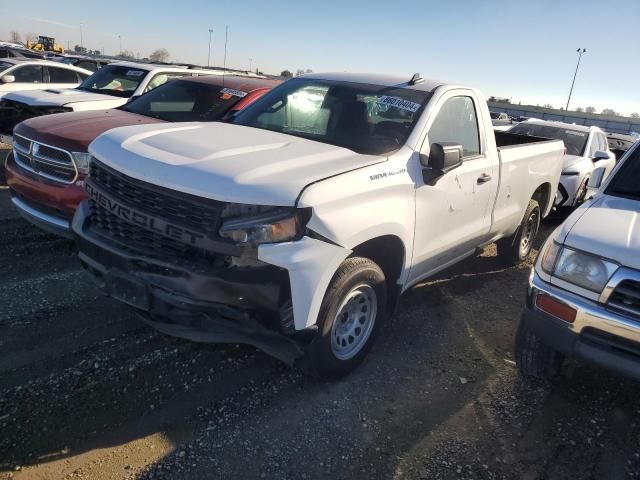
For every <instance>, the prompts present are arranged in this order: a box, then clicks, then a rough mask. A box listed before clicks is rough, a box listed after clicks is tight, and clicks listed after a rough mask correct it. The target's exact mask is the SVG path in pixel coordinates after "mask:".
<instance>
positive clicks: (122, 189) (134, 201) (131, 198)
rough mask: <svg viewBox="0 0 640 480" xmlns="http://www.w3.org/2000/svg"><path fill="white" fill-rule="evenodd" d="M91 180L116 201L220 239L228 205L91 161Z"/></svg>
mask: <svg viewBox="0 0 640 480" xmlns="http://www.w3.org/2000/svg"><path fill="white" fill-rule="evenodd" d="M89 175H90V177H91V179H92V181H93V182H94V183H95V184H96V185H98V186H100V187H102V188H104V189H105V190H106V191H107V192H108V193H109V194H110V195H112V196H114V197H115V198H116V199H120V200H122V201H123V202H124V203H126V204H127V205H129V206H130V207H132V208H135V209H137V210H141V211H143V212H145V213H148V214H150V215H155V216H158V217H161V218H163V219H165V220H167V221H169V222H171V223H173V224H175V225H179V226H182V227H188V228H191V229H193V230H196V231H198V232H203V233H208V234H210V235H212V236H217V232H218V230H219V228H220V224H221V221H222V220H221V216H222V210H223V209H224V207H225V205H226V204H225V203H224V202H217V201H215V200H209V199H205V198H200V197H196V196H194V195H188V194H184V193H180V192H176V191H174V190H169V189H166V188H162V187H157V186H155V185H150V184H148V183H145V182H141V181H139V180H136V179H133V178H131V177H128V176H126V175H123V174H121V173H118V172H115V171H113V170H111V169H110V168H109V167H107V166H105V165H103V164H101V163H99V162H97V161H96V160H95V159H92V161H91V167H90V174H89Z"/></svg>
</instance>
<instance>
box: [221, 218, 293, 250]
mask: <svg viewBox="0 0 640 480" xmlns="http://www.w3.org/2000/svg"><path fill="white" fill-rule="evenodd" d="M305 224H306V221H305V218H303V215H302V213H301V211H295V210H285V211H277V212H270V213H267V214H263V215H256V216H253V217H243V218H236V219H233V220H228V221H226V222H225V223H223V224H222V227H221V228H220V236H221V237H223V238H228V239H230V240H233V241H234V242H238V243H246V244H248V245H254V246H255V245H260V244H263V243H279V242H288V241H291V240H297V239H298V238H300V237H301V236H302V234H303V233H304V227H305Z"/></svg>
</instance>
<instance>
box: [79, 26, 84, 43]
mask: <svg viewBox="0 0 640 480" xmlns="http://www.w3.org/2000/svg"><path fill="white" fill-rule="evenodd" d="M80 46H81V47H84V42H83V40H82V24H80Z"/></svg>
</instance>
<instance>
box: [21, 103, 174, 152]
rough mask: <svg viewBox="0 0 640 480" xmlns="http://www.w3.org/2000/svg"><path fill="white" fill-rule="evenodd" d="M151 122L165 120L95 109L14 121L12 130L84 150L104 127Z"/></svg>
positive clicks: (52, 143) (76, 149)
mask: <svg viewBox="0 0 640 480" xmlns="http://www.w3.org/2000/svg"><path fill="white" fill-rule="evenodd" d="M150 123H164V120H159V119H157V118H151V117H145V116H143V115H138V114H136V113H130V112H124V111H122V110H98V111H96V110H94V111H88V112H69V113H56V114H54V115H44V116H42V117H36V118H30V119H29V120H25V121H24V122H22V123H19V124H18V125H16V127H15V129H14V132H15V133H17V134H19V135H23V136H25V137H27V138H29V139H31V140H37V141H39V142H42V143H47V144H49V145H52V146H54V147H59V148H63V149H65V150H69V151H73V152H86V151H87V148H88V147H89V144H90V143H91V142H92V141H93V140H94V139H95V138H96V137H97V136H98V135H100V134H101V133H104V132H106V131H107V130H111V129H112V128H116V127H126V126H129V125H145V124H150Z"/></svg>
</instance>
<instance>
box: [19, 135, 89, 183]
mask: <svg viewBox="0 0 640 480" xmlns="http://www.w3.org/2000/svg"><path fill="white" fill-rule="evenodd" d="M13 154H14V158H15V160H16V162H17V163H18V165H20V166H21V167H22V168H24V169H26V170H29V171H30V172H33V173H36V174H38V175H40V176H42V177H45V178H48V179H50V180H55V181H57V182H62V183H73V182H74V181H75V180H76V178H77V176H78V170H77V168H76V165H75V162H74V161H73V157H72V156H71V153H69V152H67V151H66V150H63V149H61V148H57V147H52V146H51V145H46V144H44V143H40V142H36V141H33V140H29V139H28V138H25V137H22V136H20V135H15V134H14V137H13Z"/></svg>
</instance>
